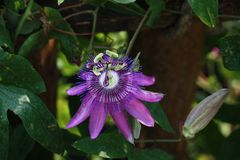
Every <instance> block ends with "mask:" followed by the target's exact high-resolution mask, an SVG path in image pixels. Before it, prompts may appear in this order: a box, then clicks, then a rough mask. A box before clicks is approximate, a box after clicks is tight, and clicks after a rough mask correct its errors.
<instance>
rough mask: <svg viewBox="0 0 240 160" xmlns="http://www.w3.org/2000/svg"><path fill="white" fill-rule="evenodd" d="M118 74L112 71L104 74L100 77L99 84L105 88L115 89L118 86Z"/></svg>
mask: <svg viewBox="0 0 240 160" xmlns="http://www.w3.org/2000/svg"><path fill="white" fill-rule="evenodd" d="M118 81H119V76H118V73H117V72H115V71H112V70H108V71H106V72H103V73H102V74H101V75H100V77H99V83H100V85H101V86H102V87H103V88H106V89H113V88H115V87H116V86H117V85H118Z"/></svg>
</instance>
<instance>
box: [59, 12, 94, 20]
mask: <svg viewBox="0 0 240 160" xmlns="http://www.w3.org/2000/svg"><path fill="white" fill-rule="evenodd" d="M81 14H94V11H93V10H85V11H80V12H75V13H73V14H70V15H67V16H66V17H64V20H67V19H69V18H72V17H75V16H78V15H81Z"/></svg>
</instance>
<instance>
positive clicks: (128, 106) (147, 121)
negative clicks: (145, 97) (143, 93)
mask: <svg viewBox="0 0 240 160" xmlns="http://www.w3.org/2000/svg"><path fill="white" fill-rule="evenodd" d="M124 108H125V110H126V111H127V112H128V113H129V114H131V115H132V116H133V117H135V118H136V119H137V120H138V121H139V122H140V123H142V124H143V125H145V126H148V127H153V126H154V119H153V118H152V116H151V114H150V112H149V110H148V109H147V108H146V107H145V106H144V105H143V104H142V103H141V102H140V101H139V100H137V99H135V98H129V99H128V100H126V101H125V102H124Z"/></svg>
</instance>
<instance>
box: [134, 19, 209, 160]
mask: <svg viewBox="0 0 240 160" xmlns="http://www.w3.org/2000/svg"><path fill="white" fill-rule="evenodd" d="M203 42H204V27H203V25H202V24H201V23H200V22H199V21H196V20H194V21H193V22H192V24H191V25H190V27H189V29H188V30H187V31H186V32H185V33H184V34H182V35H177V36H174V37H166V34H164V33H162V32H161V30H159V29H152V30H144V31H141V33H140V34H139V36H138V38H137V40H136V42H135V48H134V49H133V51H134V52H132V53H137V52H139V51H141V53H142V54H141V56H140V61H141V62H142V63H141V64H142V66H143V71H144V73H145V74H147V75H154V76H155V77H156V83H155V85H154V86H152V88H151V90H154V91H158V92H162V93H165V94H166V96H165V97H164V100H163V101H162V102H161V104H162V105H163V108H164V111H165V112H166V114H167V116H168V118H169V120H170V123H171V124H172V126H173V128H174V129H175V131H176V135H171V134H167V133H166V132H164V131H163V130H162V129H160V128H159V127H154V128H151V129H150V128H144V129H143V135H142V137H143V138H144V139H165V138H180V137H181V132H180V127H181V124H182V123H183V122H184V120H185V118H186V116H187V114H188V112H189V110H190V107H191V103H192V100H193V96H194V89H195V81H196V78H197V75H198V73H199V70H200V66H201V62H202V53H203ZM144 147H160V148H163V149H165V150H166V151H168V152H169V153H172V154H173V155H174V156H175V158H176V159H177V160H184V159H186V157H185V156H186V155H185V154H186V143H185V141H184V140H181V142H179V143H165V144H160V143H152V144H150V145H149V146H146V145H145V146H144Z"/></svg>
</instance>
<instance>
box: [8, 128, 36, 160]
mask: <svg viewBox="0 0 240 160" xmlns="http://www.w3.org/2000/svg"><path fill="white" fill-rule="evenodd" d="M33 146H34V141H33V139H31V137H29V135H28V134H27V132H26V131H25V129H24V127H23V125H19V126H18V127H17V128H16V129H15V130H14V131H13V133H12V135H11V138H10V146H9V153H10V154H9V158H8V159H9V160H16V159H17V160H24V159H25V158H26V156H27V154H28V153H29V152H30V151H31V149H32V148H33Z"/></svg>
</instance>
